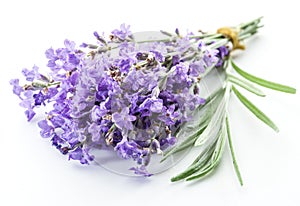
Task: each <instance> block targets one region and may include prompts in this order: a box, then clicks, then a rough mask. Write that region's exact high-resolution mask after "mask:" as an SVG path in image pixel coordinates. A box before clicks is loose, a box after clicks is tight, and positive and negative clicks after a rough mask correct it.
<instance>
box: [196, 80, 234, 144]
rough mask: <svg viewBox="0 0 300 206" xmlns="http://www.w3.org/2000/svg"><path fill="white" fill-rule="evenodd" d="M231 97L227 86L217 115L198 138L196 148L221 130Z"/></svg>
mask: <svg viewBox="0 0 300 206" xmlns="http://www.w3.org/2000/svg"><path fill="white" fill-rule="evenodd" d="M229 96H230V87H229V86H227V87H226V90H225V92H224V95H223V97H222V100H221V101H220V103H219V105H218V107H217V108H216V111H215V113H214V114H213V116H212V118H211V120H210V122H209V124H208V125H207V127H206V129H205V130H204V132H203V133H202V134H201V135H200V136H199V137H198V139H197V140H196V142H195V146H200V145H202V144H204V143H205V142H206V141H207V140H208V139H210V138H211V137H212V136H214V135H215V131H216V130H219V129H220V128H221V125H222V122H223V119H224V117H225V112H226V110H227V104H228V99H229Z"/></svg>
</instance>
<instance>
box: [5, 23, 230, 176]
mask: <svg viewBox="0 0 300 206" xmlns="http://www.w3.org/2000/svg"><path fill="white" fill-rule="evenodd" d="M193 35H194V34H192V33H189V34H187V35H186V36H183V35H182V34H179V31H178V30H176V35H172V34H171V35H168V38H169V39H168V40H163V41H160V40H158V41H156V42H153V41H149V42H147V41H145V42H137V41H136V40H134V35H133V34H132V32H131V31H130V26H127V25H125V24H122V25H121V27H120V28H119V29H115V30H113V31H112V32H111V35H110V37H109V38H110V39H109V40H106V39H105V37H104V35H100V34H99V33H98V32H94V36H95V37H96V40H97V42H96V44H88V43H83V44H82V45H81V48H82V49H83V50H84V51H86V52H84V51H82V50H81V49H79V48H77V47H76V44H75V42H73V41H70V40H65V41H64V47H62V48H58V49H54V48H49V49H48V50H47V51H46V52H45V55H46V58H47V59H48V63H47V67H48V74H47V75H46V74H42V73H40V71H39V69H38V67H37V66H34V67H33V68H32V69H31V70H28V69H23V70H22V73H23V75H24V77H25V80H26V82H27V83H26V84H25V85H24V86H21V85H20V80H19V79H13V80H11V81H10V84H11V85H12V86H13V92H14V94H16V95H17V96H18V97H19V98H20V100H21V103H20V105H21V106H22V107H24V108H25V114H26V117H27V119H28V121H30V120H32V118H34V116H35V111H36V109H37V108H38V107H41V106H45V105H48V107H47V108H49V109H48V111H47V113H46V116H45V118H44V119H43V120H41V121H39V122H38V126H39V128H40V129H41V131H40V134H41V136H42V137H44V138H49V140H50V141H51V142H52V145H53V146H55V148H57V149H58V150H59V151H60V152H61V153H62V154H64V155H68V157H69V160H71V159H72V160H77V161H79V162H80V163H82V164H89V163H90V162H92V161H93V160H94V157H93V155H91V154H92V151H93V150H97V149H99V148H106V149H111V150H114V151H115V152H116V153H117V154H118V156H119V157H120V158H123V159H132V160H134V161H135V162H136V164H137V167H133V168H130V170H132V171H133V172H134V173H135V174H137V175H142V176H147V177H148V176H151V174H150V173H149V172H148V171H147V168H146V166H147V165H148V164H149V162H150V161H151V156H152V155H154V154H157V155H162V154H164V153H165V152H166V151H167V150H169V149H170V148H171V147H173V145H176V142H177V136H176V135H175V132H176V131H177V130H179V129H180V128H181V126H182V125H183V124H184V123H186V122H187V121H189V120H190V119H191V117H192V116H193V114H194V111H196V109H197V108H199V107H200V106H201V105H203V104H204V103H205V100H204V99H203V98H202V97H201V96H199V91H197V92H195V91H194V88H198V89H197V90H199V88H200V87H199V79H200V76H201V75H203V74H204V72H205V71H206V69H207V68H208V67H210V66H212V65H214V64H217V63H218V65H219V64H221V63H222V62H223V61H224V60H225V59H226V58H227V56H228V52H229V50H228V49H227V47H223V46H221V47H219V48H217V49H211V48H210V46H211V44H212V43H211V42H209V41H204V40H203V39H200V38H194V37H193ZM205 42H207V43H205Z"/></svg>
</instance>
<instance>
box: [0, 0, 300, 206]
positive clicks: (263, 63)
mask: <svg viewBox="0 0 300 206" xmlns="http://www.w3.org/2000/svg"><path fill="white" fill-rule="evenodd" d="M265 2H266V3H265ZM296 2H297V1H290V0H285V1H254V0H249V1H230V0H227V1H220V2H218V1H211V0H210V1H189V0H185V1H170V2H167V1H162V0H148V1H133V2H131V1H117V0H114V1H100V0H97V1H90V0H84V1H83V0H81V1H75V0H73V1H62V0H51V1H33V0H27V1H21V0H19V1H16V0H10V1H1V3H0V72H1V73H0V98H1V101H0V115H1V120H0V121H1V123H0V128H1V130H0V131H1V133H0V137H1V141H0V145H1V146H0V154H1V156H0V157H1V161H0V205H3V206H4V205H5V206H6V205H30V206H34V205H74V206H77V205H91V206H92V205H109V204H111V205H161V204H168V205H169V204H170V205H208V204H209V205H266V204H267V205H300V196H299V185H300V177H299V175H300V167H299V164H300V148H299V147H300V135H299V122H300V118H299V115H300V98H299V94H296V95H288V94H284V93H277V92H273V91H270V90H267V89H266V90H265V92H266V93H267V94H268V96H267V97H265V98H258V97H255V96H253V95H249V98H250V99H251V100H252V101H253V102H255V103H256V104H257V105H258V107H260V108H261V109H262V110H263V111H264V112H265V113H266V114H268V115H269V116H270V117H271V118H272V119H273V120H274V122H276V123H277V125H278V126H279V128H280V133H275V132H273V131H272V130H271V129H269V128H268V127H266V126H265V125H263V124H262V123H260V122H259V121H258V120H257V119H256V118H255V117H254V116H253V115H252V114H250V113H249V112H248V111H247V110H246V109H245V108H244V107H243V106H242V105H241V104H240V103H239V102H238V101H237V99H236V98H232V99H231V100H232V101H231V102H230V115H231V130H232V133H233V141H234V145H235V151H236V155H237V158H238V162H239V165H240V169H241V172H242V175H243V178H244V183H245V185H244V186H243V187H240V186H239V183H238V181H237V178H236V176H235V174H234V170H233V166H232V164H231V159H230V155H229V150H228V148H226V150H225V153H224V156H223V160H222V163H221V165H220V167H219V168H218V169H217V171H216V172H215V173H214V174H213V175H212V176H210V177H209V178H207V179H205V180H204V181H200V182H195V183H192V184H189V183H186V182H180V183H175V184H174V183H171V182H170V181H169V179H170V177H171V176H173V175H175V174H177V173H178V172H180V171H182V170H183V169H184V168H185V167H186V166H187V165H188V164H189V162H190V161H191V160H192V157H190V158H187V159H186V160H185V161H182V162H180V164H178V165H176V166H175V167H174V168H172V169H170V170H168V171H167V172H165V173H163V174H160V175H157V176H154V177H151V178H149V179H140V178H131V177H124V176H119V175H116V174H113V173H110V172H108V171H106V170H103V169H102V168H100V167H95V166H91V167H84V166H81V165H79V164H78V163H77V162H69V161H67V160H66V158H65V157H64V156H62V155H60V154H59V153H58V152H57V151H56V150H55V149H54V148H52V147H51V146H50V143H49V142H48V140H44V139H42V138H40V137H39V129H38V128H37V126H36V124H34V123H35V122H33V123H27V122H26V120H25V117H24V115H23V109H22V108H19V106H18V99H17V97H16V96H14V95H12V92H11V87H10V85H9V83H8V81H9V80H10V79H11V78H15V77H20V71H21V69H22V68H24V67H27V68H30V67H31V66H33V65H34V64H37V65H38V66H40V67H43V66H45V64H46V59H45V57H44V51H45V49H47V48H49V47H50V46H53V47H59V46H63V40H64V39H65V38H69V39H71V40H75V41H76V42H78V43H81V42H83V41H86V42H88V41H90V42H91V41H93V40H94V38H93V36H92V33H93V31H95V30H97V31H99V32H101V31H105V32H106V33H107V34H108V33H109V32H110V31H111V30H113V29H114V28H117V27H118V26H119V25H120V24H121V23H123V22H125V23H127V24H131V25H132V30H133V31H144V30H160V29H164V30H169V31H174V29H175V28H176V27H178V28H181V30H182V31H186V30H187V29H190V31H196V30H198V29H200V28H201V29H203V30H210V31H214V30H215V29H217V28H218V27H220V26H227V25H235V24H238V23H241V22H242V21H248V20H251V19H253V18H256V17H259V16H264V17H265V18H264V20H263V22H264V24H265V27H264V28H263V29H262V30H261V32H260V34H259V35H258V36H257V37H256V38H253V39H252V40H251V41H248V42H247V50H246V51H245V52H243V53H239V54H238V55H237V56H236V57H235V59H236V62H237V63H238V64H239V65H240V66H241V67H242V68H243V69H245V70H247V71H249V72H250V73H253V74H256V75H258V76H261V77H265V78H268V79H270V80H273V81H277V82H281V83H286V84H289V85H291V86H294V87H296V88H297V89H298V90H299V89H300V83H299V82H300V81H299V69H300V66H299V64H300V61H299V59H300V57H299V46H300V44H299V41H300V39H299V38H300V37H299V23H298V20H299V19H300V15H299V11H298V10H299V9H298V8H299V7H298V6H297V4H296Z"/></svg>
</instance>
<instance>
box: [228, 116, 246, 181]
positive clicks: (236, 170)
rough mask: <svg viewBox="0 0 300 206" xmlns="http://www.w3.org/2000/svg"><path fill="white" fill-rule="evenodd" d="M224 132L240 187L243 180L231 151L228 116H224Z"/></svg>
mask: <svg viewBox="0 0 300 206" xmlns="http://www.w3.org/2000/svg"><path fill="white" fill-rule="evenodd" d="M226 130H227V138H228V144H229V148H230V153H231V158H232V161H233V166H234V170H235V173H236V175H237V177H238V179H239V182H240V184H241V186H243V179H242V175H241V172H240V169H239V166H238V163H237V161H236V157H235V153H234V149H233V144H232V139H231V133H230V127H229V120H228V115H226Z"/></svg>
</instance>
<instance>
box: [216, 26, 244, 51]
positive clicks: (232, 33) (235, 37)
mask: <svg viewBox="0 0 300 206" xmlns="http://www.w3.org/2000/svg"><path fill="white" fill-rule="evenodd" d="M217 33H218V34H222V35H223V36H225V37H227V38H229V40H230V41H231V43H232V50H236V49H241V50H245V45H244V44H241V42H240V40H239V33H238V31H236V30H235V29H233V28H230V27H222V28H220V29H218V30H217Z"/></svg>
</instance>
